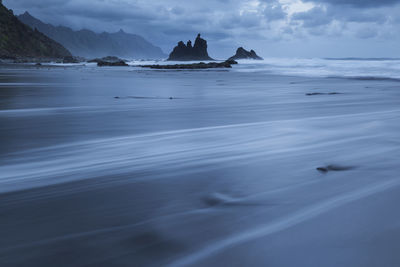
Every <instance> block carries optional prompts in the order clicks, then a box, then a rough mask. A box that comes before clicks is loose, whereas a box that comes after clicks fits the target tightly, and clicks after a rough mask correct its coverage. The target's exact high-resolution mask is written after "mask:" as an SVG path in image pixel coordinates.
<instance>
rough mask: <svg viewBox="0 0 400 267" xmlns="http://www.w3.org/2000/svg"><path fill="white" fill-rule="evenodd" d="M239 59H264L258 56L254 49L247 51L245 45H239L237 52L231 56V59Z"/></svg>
mask: <svg viewBox="0 0 400 267" xmlns="http://www.w3.org/2000/svg"><path fill="white" fill-rule="evenodd" d="M238 59H255V60H263V58H262V57H260V56H258V55H257V54H256V52H255V51H254V50H250V51H247V50H246V49H244V48H243V47H239V48H238V49H237V50H236V54H235V55H234V56H232V57H230V58H229V60H238Z"/></svg>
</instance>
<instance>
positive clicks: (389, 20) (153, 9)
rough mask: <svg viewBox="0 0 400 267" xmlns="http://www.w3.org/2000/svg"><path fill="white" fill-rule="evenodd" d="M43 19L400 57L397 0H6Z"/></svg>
mask: <svg viewBox="0 0 400 267" xmlns="http://www.w3.org/2000/svg"><path fill="white" fill-rule="evenodd" d="M3 2H4V4H5V5H6V6H7V7H9V8H12V9H13V10H14V12H15V13H17V14H18V13H22V12H25V11H29V12H30V13H31V14H32V15H34V16H36V17H38V18H39V19H41V20H43V21H44V22H48V23H52V24H55V25H66V26H69V27H72V28H74V29H82V28H87V29H91V30H95V31H97V32H101V31H118V30H119V29H123V30H124V31H126V32H131V33H137V34H140V35H143V36H144V37H146V38H147V39H149V40H150V41H152V42H153V43H155V44H156V45H159V46H161V47H162V48H163V50H164V51H165V52H169V51H170V50H171V48H172V47H173V46H174V45H175V44H176V43H177V42H178V41H180V40H184V41H187V40H188V39H189V38H192V39H193V38H194V37H195V35H196V34H197V33H198V32H201V33H202V35H203V36H204V37H205V38H207V39H208V40H209V47H210V53H211V55H212V56H215V57H221V58H222V57H226V56H229V55H231V54H233V53H234V50H235V49H236V48H237V47H238V46H246V47H248V48H253V49H256V50H257V51H259V53H260V54H261V55H263V56H265V57H268V56H271V57H273V56H298V57H348V56H361V57H362V56H365V57H400V48H397V47H398V45H397V44H398V41H399V39H400V19H399V18H400V0H380V1H376V0H202V1H196V2H194V1H184V0H153V1H145V0H86V1H81V0H62V1H61V0H41V1H31V0H4V1H3Z"/></svg>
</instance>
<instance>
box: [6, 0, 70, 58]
mask: <svg viewBox="0 0 400 267" xmlns="http://www.w3.org/2000/svg"><path fill="white" fill-rule="evenodd" d="M65 56H71V54H70V52H69V51H68V50H67V49H65V48H64V47H63V46H62V45H60V44H59V43H57V42H55V41H53V40H51V39H50V38H48V37H47V36H45V35H44V34H42V33H40V32H38V31H37V30H33V29H31V28H29V27H28V26H26V25H25V24H23V23H21V22H20V21H19V20H18V19H17V18H16V17H15V16H14V14H13V12H12V11H11V10H9V9H7V8H6V7H5V6H4V5H3V4H2V3H1V1H0V57H1V58H18V57H24V58H63V57H65Z"/></svg>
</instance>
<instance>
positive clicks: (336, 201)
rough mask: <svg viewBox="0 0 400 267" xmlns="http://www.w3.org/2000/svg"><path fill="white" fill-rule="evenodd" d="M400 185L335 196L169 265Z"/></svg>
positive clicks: (388, 183)
mask: <svg viewBox="0 0 400 267" xmlns="http://www.w3.org/2000/svg"><path fill="white" fill-rule="evenodd" d="M399 185H400V179H392V180H389V181H386V182H384V183H376V184H373V185H370V186H368V187H364V188H362V189H359V190H355V191H352V192H350V193H347V194H343V195H340V196H337V197H333V198H331V199H328V200H326V201H323V202H322V203H319V204H316V205H312V206H310V207H307V208H304V209H302V210H300V211H298V212H295V213H294V214H291V215H289V216H287V217H284V218H282V219H280V220H277V221H276V222H272V223H270V224H266V225H264V226H261V227H259V228H256V229H252V230H249V231H245V232H242V233H240V234H238V235H234V236H230V237H228V238H226V239H223V240H220V241H218V242H216V243H214V244H209V245H207V246H206V247H204V248H202V249H200V250H198V251H196V252H194V253H192V254H189V255H187V256H184V257H182V258H179V259H177V260H176V261H174V262H171V263H169V264H168V265H167V266H168V267H179V266H188V265H192V264H195V263H197V262H198V261H200V260H203V259H206V258H208V257H211V256H213V255H216V254H218V253H220V252H222V251H224V250H227V249H229V248H232V247H235V246H238V245H240V244H243V243H246V242H249V241H252V240H256V239H259V238H263V237H266V236H268V235H271V234H274V233H277V232H280V231H283V230H286V229H288V228H290V227H293V226H295V225H297V224H300V223H303V222H305V221H308V220H311V219H313V218H315V217H317V216H319V215H322V214H324V213H327V212H328V211H330V210H333V209H335V208H338V207H340V206H343V205H345V204H348V203H351V202H354V201H356V200H360V199H362V198H366V197H368V196H371V195H374V194H377V193H381V192H384V191H386V190H389V189H391V188H394V187H397V186H399Z"/></svg>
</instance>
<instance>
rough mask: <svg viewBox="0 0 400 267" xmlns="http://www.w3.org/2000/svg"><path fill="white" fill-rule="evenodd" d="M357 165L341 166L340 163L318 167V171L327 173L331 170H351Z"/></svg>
mask: <svg viewBox="0 0 400 267" xmlns="http://www.w3.org/2000/svg"><path fill="white" fill-rule="evenodd" d="M354 168H355V167H353V166H340V165H328V166H326V167H318V168H317V171H319V172H322V173H327V172H329V171H336V172H338V171H349V170H352V169H354Z"/></svg>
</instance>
